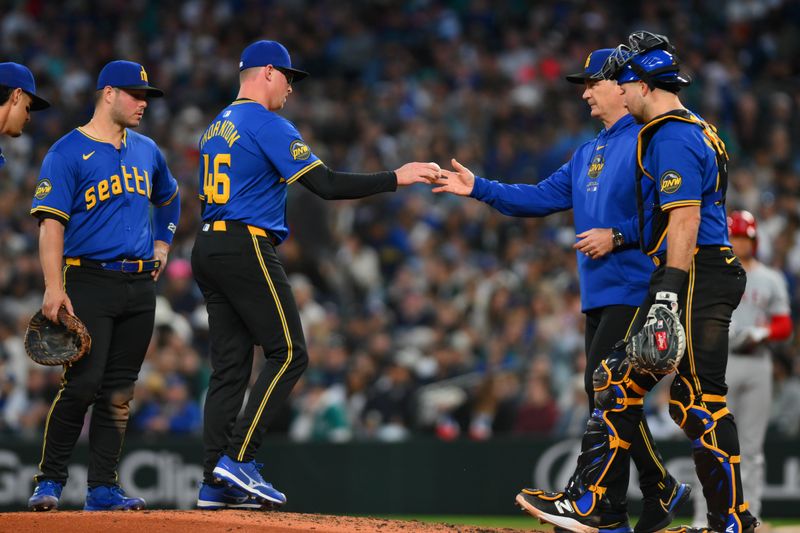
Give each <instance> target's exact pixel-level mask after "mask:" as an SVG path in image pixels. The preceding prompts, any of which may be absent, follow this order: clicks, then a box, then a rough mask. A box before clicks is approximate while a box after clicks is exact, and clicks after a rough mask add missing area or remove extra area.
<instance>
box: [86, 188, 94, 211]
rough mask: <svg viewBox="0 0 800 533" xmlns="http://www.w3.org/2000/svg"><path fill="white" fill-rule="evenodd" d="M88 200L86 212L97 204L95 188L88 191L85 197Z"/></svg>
mask: <svg viewBox="0 0 800 533" xmlns="http://www.w3.org/2000/svg"><path fill="white" fill-rule="evenodd" d="M83 197H84V199H85V200H86V210H87V211H88V210H89V209H91V208H93V207H94V206H95V205H96V204H97V196H95V194H94V187H89V188H88V189H86V194H84V195H83Z"/></svg>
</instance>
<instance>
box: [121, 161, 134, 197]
mask: <svg viewBox="0 0 800 533" xmlns="http://www.w3.org/2000/svg"><path fill="white" fill-rule="evenodd" d="M122 177H123V178H125V190H126V191H128V192H133V186H131V185H130V183H129V181H128V180H130V179H133V175H132V174H131V173H130V172H128V171H127V170H126V169H125V165H122Z"/></svg>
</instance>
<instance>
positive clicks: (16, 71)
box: [0, 62, 50, 111]
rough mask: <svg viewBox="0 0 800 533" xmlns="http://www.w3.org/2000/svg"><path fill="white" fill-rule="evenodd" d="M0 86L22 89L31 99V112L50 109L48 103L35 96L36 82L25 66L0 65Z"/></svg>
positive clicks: (16, 64) (13, 64) (17, 64)
mask: <svg viewBox="0 0 800 533" xmlns="http://www.w3.org/2000/svg"><path fill="white" fill-rule="evenodd" d="M0 85H5V86H6V87H12V88H14V89H22V90H23V91H25V92H26V93H27V94H28V96H30V97H31V111H39V110H41V109H47V108H48V107H50V102H48V101H47V100H45V99H44V98H42V97H41V96H37V95H36V82H35V81H34V80H33V73H32V72H31V71H30V69H29V68H28V67H26V66H25V65H20V64H19V63H10V62H9V63H0Z"/></svg>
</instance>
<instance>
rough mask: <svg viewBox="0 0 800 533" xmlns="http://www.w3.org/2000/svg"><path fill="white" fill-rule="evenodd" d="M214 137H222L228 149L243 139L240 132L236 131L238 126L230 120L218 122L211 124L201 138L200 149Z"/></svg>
mask: <svg viewBox="0 0 800 533" xmlns="http://www.w3.org/2000/svg"><path fill="white" fill-rule="evenodd" d="M212 137H222V138H223V139H224V140H225V142H226V143H228V147H231V146H233V143H235V142H236V141H237V140H239V139H240V138H241V135H239V132H238V131H237V130H236V124H234V123H233V122H231V121H230V120H224V121H220V120H218V121H216V122H214V123H213V124H211V125H210V126H209V127H208V129H207V130H206V131H205V133H204V134H203V136H202V137H201V138H200V148H202V147H203V146H204V145H205V144H206V143H207V142H208V141H209V140H211V138H212Z"/></svg>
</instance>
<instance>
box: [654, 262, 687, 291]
mask: <svg viewBox="0 0 800 533" xmlns="http://www.w3.org/2000/svg"><path fill="white" fill-rule="evenodd" d="M688 278H689V273H688V272H686V271H685V270H681V269H680V268H675V267H666V268H664V277H663V278H661V283H659V284H658V291H667V292H674V293H676V294H677V293H679V292H681V289H683V286H684V285H685V284H686V280H687V279H688ZM658 291H656V292H658Z"/></svg>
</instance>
